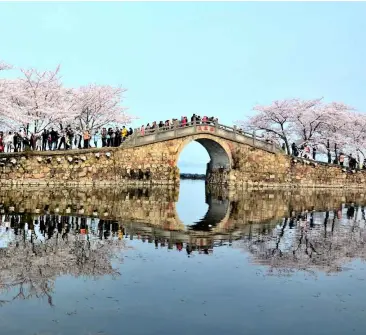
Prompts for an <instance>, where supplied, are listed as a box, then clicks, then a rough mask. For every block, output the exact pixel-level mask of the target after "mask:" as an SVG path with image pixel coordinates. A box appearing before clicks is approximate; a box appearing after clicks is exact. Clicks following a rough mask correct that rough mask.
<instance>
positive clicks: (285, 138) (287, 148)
mask: <svg viewBox="0 0 366 335" xmlns="http://www.w3.org/2000/svg"><path fill="white" fill-rule="evenodd" d="M283 140H284V141H285V146H286V151H287V154H288V155H290V152H291V151H290V146H289V145H288V141H287V137H284V139H283Z"/></svg>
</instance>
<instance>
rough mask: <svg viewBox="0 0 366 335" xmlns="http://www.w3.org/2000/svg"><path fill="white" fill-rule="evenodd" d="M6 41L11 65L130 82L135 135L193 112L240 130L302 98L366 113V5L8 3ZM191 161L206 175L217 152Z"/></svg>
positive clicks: (78, 78) (1, 11)
mask: <svg viewBox="0 0 366 335" xmlns="http://www.w3.org/2000/svg"><path fill="white" fill-rule="evenodd" d="M0 32H1V45H0V59H2V60H4V61H6V62H9V63H12V64H14V65H16V66H22V67H29V66H34V67H38V68H40V69H48V68H54V67H55V66H56V65H57V64H59V63H61V66H62V76H63V81H64V83H65V85H67V86H78V85H84V84H88V83H90V82H95V83H98V84H111V85H118V84H122V85H123V86H124V87H126V88H127V89H128V92H127V94H126V100H125V102H124V103H125V105H126V106H128V107H129V112H130V113H131V114H135V115H137V116H139V117H140V120H139V121H138V122H136V123H135V124H134V126H136V127H137V126H139V125H140V124H142V123H147V122H151V121H154V120H156V121H160V120H166V119H169V118H172V117H177V118H180V117H181V116H182V115H187V116H189V117H190V116H191V114H192V113H197V114H200V115H205V114H206V115H209V116H210V115H213V116H217V117H218V118H219V120H220V122H221V123H225V124H227V125H232V124H233V122H235V121H236V120H238V119H244V118H245V117H246V116H247V115H249V114H250V113H251V112H250V111H251V109H252V107H253V106H254V105H255V104H267V103H270V102H271V101H272V100H275V99H285V98H292V97H299V98H316V97H324V98H325V100H326V101H343V102H345V103H347V104H350V105H352V106H354V107H355V108H357V109H358V110H360V111H365V110H366V99H365V95H366V66H365V62H366V44H365V41H366V38H365V35H366V3H361V2H359V3H356V2H349V3H347V2H308V3H306V2H292V3H289V2H279V3H275V2H271V3H269V2H268V3H265V2H260V3H255V2H242V3H237V2H235V3H234V2H215V3H214V2H212V3H209V2H180V3H179V2H178V3H173V2H171V3H167V2H160V3H151V2H149V3H143V2H140V3H122V2H120V3H105V2H98V3H95V2H90V3H87V2H83V3H82V2H79V3H56V2H55V3H10V2H9V3H0ZM181 161H182V162H181V165H180V166H181V168H182V170H184V171H186V170H187V171H192V169H193V167H195V168H194V169H193V170H195V171H198V170H197V169H198V167H197V166H198V165H199V166H200V169H199V171H202V169H204V168H205V163H206V161H207V153H206V152H205V150H204V149H203V148H202V147H201V146H200V144H198V143H194V145H193V144H191V145H190V146H189V147H187V148H186V150H184V152H183V153H182V155H181ZM192 162H193V163H194V164H193V165H192V164H191V163H192ZM188 165H190V167H186V166H188Z"/></svg>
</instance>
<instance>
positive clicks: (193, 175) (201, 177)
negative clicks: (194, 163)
mask: <svg viewBox="0 0 366 335" xmlns="http://www.w3.org/2000/svg"><path fill="white" fill-rule="evenodd" d="M180 179H192V180H205V179H206V175H205V174H200V173H181V174H180Z"/></svg>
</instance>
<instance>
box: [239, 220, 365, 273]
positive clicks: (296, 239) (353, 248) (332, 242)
mask: <svg viewBox="0 0 366 335" xmlns="http://www.w3.org/2000/svg"><path fill="white" fill-rule="evenodd" d="M310 222H311V221H310ZM290 226H292V229H290ZM365 243H366V227H365V224H364V221H359V220H356V219H351V220H348V222H345V221H344V220H343V221H342V220H338V219H337V217H336V215H334V216H332V218H330V215H329V213H326V214H325V218H324V221H323V225H318V224H316V225H314V226H313V227H312V228H311V227H309V224H308V223H306V221H304V220H300V221H298V222H296V220H295V219H294V218H291V219H290V218H286V219H284V220H283V221H282V223H281V225H280V226H278V227H277V228H276V229H274V230H273V231H272V232H271V233H268V232H254V233H253V232H252V234H251V235H250V238H247V239H246V240H244V241H242V242H238V244H239V246H240V248H244V249H246V250H248V251H249V252H250V253H251V255H252V258H253V260H254V262H255V263H259V264H262V265H266V266H269V269H268V272H269V274H279V275H283V274H290V273H293V272H295V271H299V270H300V271H307V272H310V273H313V272H314V271H316V270H320V271H325V272H328V273H332V272H338V271H341V270H342V266H343V265H344V264H346V263H347V262H350V261H352V260H354V259H356V258H359V259H361V260H366V247H365Z"/></svg>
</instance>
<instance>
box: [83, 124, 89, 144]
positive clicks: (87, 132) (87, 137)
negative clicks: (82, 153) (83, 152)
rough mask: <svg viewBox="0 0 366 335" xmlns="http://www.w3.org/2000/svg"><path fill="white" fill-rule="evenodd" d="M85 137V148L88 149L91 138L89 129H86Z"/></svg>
mask: <svg viewBox="0 0 366 335" xmlns="http://www.w3.org/2000/svg"><path fill="white" fill-rule="evenodd" d="M83 138H84V149H88V148H89V140H90V133H89V130H88V129H85V131H84V133H83Z"/></svg>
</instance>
